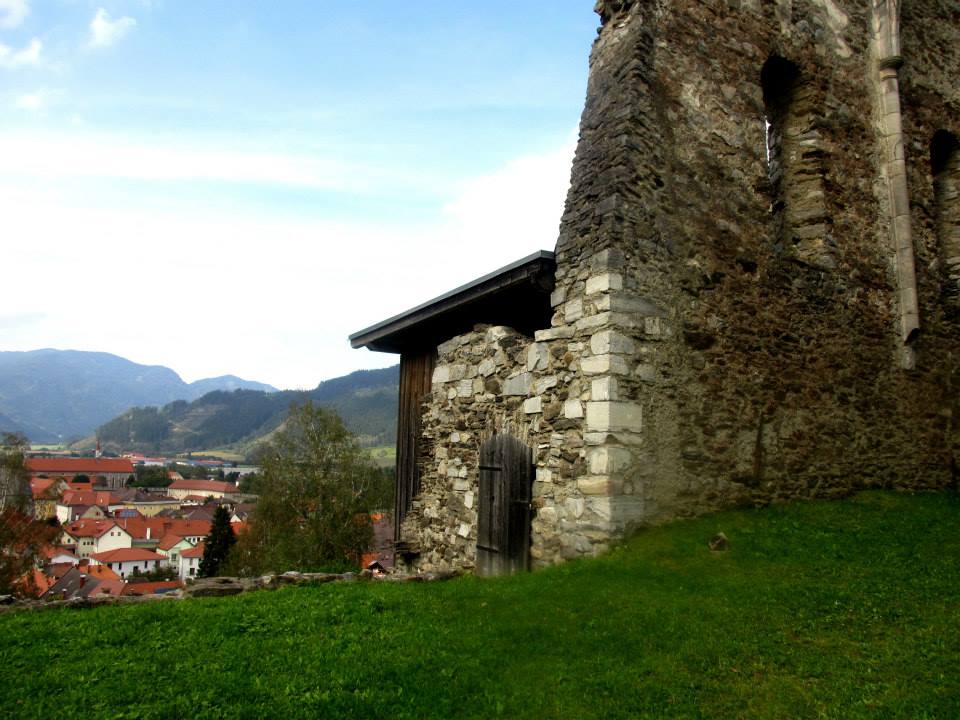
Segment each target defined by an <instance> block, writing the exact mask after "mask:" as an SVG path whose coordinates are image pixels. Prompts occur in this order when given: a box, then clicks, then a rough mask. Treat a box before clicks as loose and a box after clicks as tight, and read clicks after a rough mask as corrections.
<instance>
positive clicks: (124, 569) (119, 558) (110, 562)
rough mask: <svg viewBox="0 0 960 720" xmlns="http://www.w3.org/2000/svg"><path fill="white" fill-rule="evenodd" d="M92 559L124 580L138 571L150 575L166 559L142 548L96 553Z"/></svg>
mask: <svg viewBox="0 0 960 720" xmlns="http://www.w3.org/2000/svg"><path fill="white" fill-rule="evenodd" d="M90 559H91V560H92V561H94V562H96V563H98V564H100V565H106V566H107V567H108V568H110V569H111V570H113V571H114V572H115V573H116V574H117V575H119V576H120V577H122V578H127V577H129V576H130V575H132V574H133V573H134V571H138V572H140V573H148V572H150V571H151V570H156V569H157V568H158V567H159V566H160V563H161V562H163V560H164V557H163V556H162V555H158V554H157V553H155V552H151V551H150V550H143V549H141V548H120V549H118V550H108V551H107V552H101V553H94V554H93V555H91V556H90Z"/></svg>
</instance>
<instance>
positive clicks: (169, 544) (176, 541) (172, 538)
mask: <svg viewBox="0 0 960 720" xmlns="http://www.w3.org/2000/svg"><path fill="white" fill-rule="evenodd" d="M196 545H197V544H196V543H192V542H190V541H189V540H187V538H185V537H183V536H182V535H177V534H176V533H168V534H167V535H164V536H163V537H162V538H161V539H160V544H159V545H157V554H158V555H163V556H164V557H165V558H166V563H165V564H166V565H170V566H171V567H173V568H174V569H175V570H177V572H178V573H179V572H180V555H181V554H182V553H183V552H184V551H186V550H192V549H193V548H194V547H196Z"/></svg>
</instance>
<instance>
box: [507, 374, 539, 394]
mask: <svg viewBox="0 0 960 720" xmlns="http://www.w3.org/2000/svg"><path fill="white" fill-rule="evenodd" d="M532 385H533V375H531V374H530V373H528V372H525V373H520V374H519V375H514V376H513V377H511V378H507V379H506V381H504V383H503V394H504V395H529V394H530V387H531V386H532Z"/></svg>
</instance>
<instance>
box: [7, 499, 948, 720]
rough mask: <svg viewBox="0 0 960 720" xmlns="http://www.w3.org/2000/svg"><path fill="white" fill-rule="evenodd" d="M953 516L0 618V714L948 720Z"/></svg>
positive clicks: (756, 515)
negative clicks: (169, 676)
mask: <svg viewBox="0 0 960 720" xmlns="http://www.w3.org/2000/svg"><path fill="white" fill-rule="evenodd" d="M958 509H960V508H958V502H957V498H956V496H955V495H954V494H951V493H940V494H934V493H929V494H923V495H913V496H910V495H904V494H894V493H884V492H872V493H865V494H863V495H860V496H858V497H855V498H851V499H848V500H844V501H833V502H816V503H813V502H811V503H799V504H795V505H791V506H776V507H770V508H766V509H763V510H744V511H738V512H727V513H722V514H718V515H713V516H709V517H705V518H701V519H698V520H693V521H686V522H680V523H675V524H672V525H668V526H664V527H659V528H656V529H653V530H648V531H645V532H643V533H641V534H640V535H638V536H637V537H636V538H634V539H633V540H632V541H630V542H629V543H627V544H625V545H624V546H622V547H620V548H618V549H616V550H615V551H613V552H611V553H610V554H608V555H606V556H605V557H602V558H600V559H597V560H589V561H581V562H573V563H569V564H567V565H564V566H560V567H555V568H551V569H549V570H544V571H540V572H536V573H532V574H525V575H520V576H515V577H510V578H500V579H495V580H479V579H476V578H462V579H459V580H453V581H450V582H446V583H436V584H426V585H425V584H422V583H404V584H398V583H379V582H378V583H348V584H342V585H329V584H328V585H320V586H315V587H302V588H285V589H281V590H277V591H273V592H268V591H263V592H259V593H253V594H248V595H241V596H238V597H234V598H225V599H201V600H185V601H182V602H174V601H168V602H159V603H150V604H146V605H143V604H140V605H132V606H124V607H103V608H96V609H92V610H85V611H59V612H56V611H47V612H30V613H27V612H24V613H18V614H12V615H6V616H0V657H3V658H4V660H5V662H3V663H0V688H3V690H0V714H2V715H3V716H4V717H8V718H20V717H24V718H26V717H37V718H39V717H61V718H84V720H91V719H94V718H106V717H137V718H144V719H147V718H166V717H191V718H214V717H291V718H300V717H303V718H308V717H309V718H315V717H325V718H326V717H329V718H333V717H364V718H453V717H456V718H492V717H503V718H537V719H538V720H540V719H548V718H571V719H574V718H575V719H580V718H603V719H604V720H614V719H617V718H631V719H633V718H650V719H654V718H680V717H682V718H814V717H819V718H835V719H837V720H839V719H841V718H842V719H843V720H857V719H860V718H862V719H867V718H957V717H960V673H958V671H957V667H958V664H960V613H958V612H957V610H958V608H957V594H956V589H957V587H958V586H960V560H958V558H960V513H958V512H957V511H958ZM718 530H723V531H724V532H725V534H726V535H727V536H728V537H729V538H730V549H729V550H728V551H726V552H722V553H712V552H710V551H709V550H708V549H707V540H708V539H709V538H710V537H711V536H712V535H713V534H714V533H716V532H717V531H718ZM291 663H292V664H291ZM158 667H159V668H172V669H173V670H175V675H176V676H178V677H186V678H190V682H189V683H186V684H184V683H177V682H144V678H153V677H155V674H156V669H157V668H158ZM93 687H95V688H96V692H93V691H92V688H93Z"/></svg>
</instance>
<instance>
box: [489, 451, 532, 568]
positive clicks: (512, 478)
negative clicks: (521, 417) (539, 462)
mask: <svg viewBox="0 0 960 720" xmlns="http://www.w3.org/2000/svg"><path fill="white" fill-rule="evenodd" d="M532 486H533V451H531V450H530V448H528V447H527V446H526V445H524V444H523V443H522V442H520V441H519V440H517V439H516V438H513V437H510V436H509V435H496V436H494V437H492V438H490V439H489V440H487V442H485V443H484V444H483V445H482V446H481V447H480V498H479V504H478V507H477V511H478V513H479V518H478V527H477V574H478V575H509V574H512V573H516V572H520V571H523V570H529V569H530V500H531V497H530V493H531V489H532Z"/></svg>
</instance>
